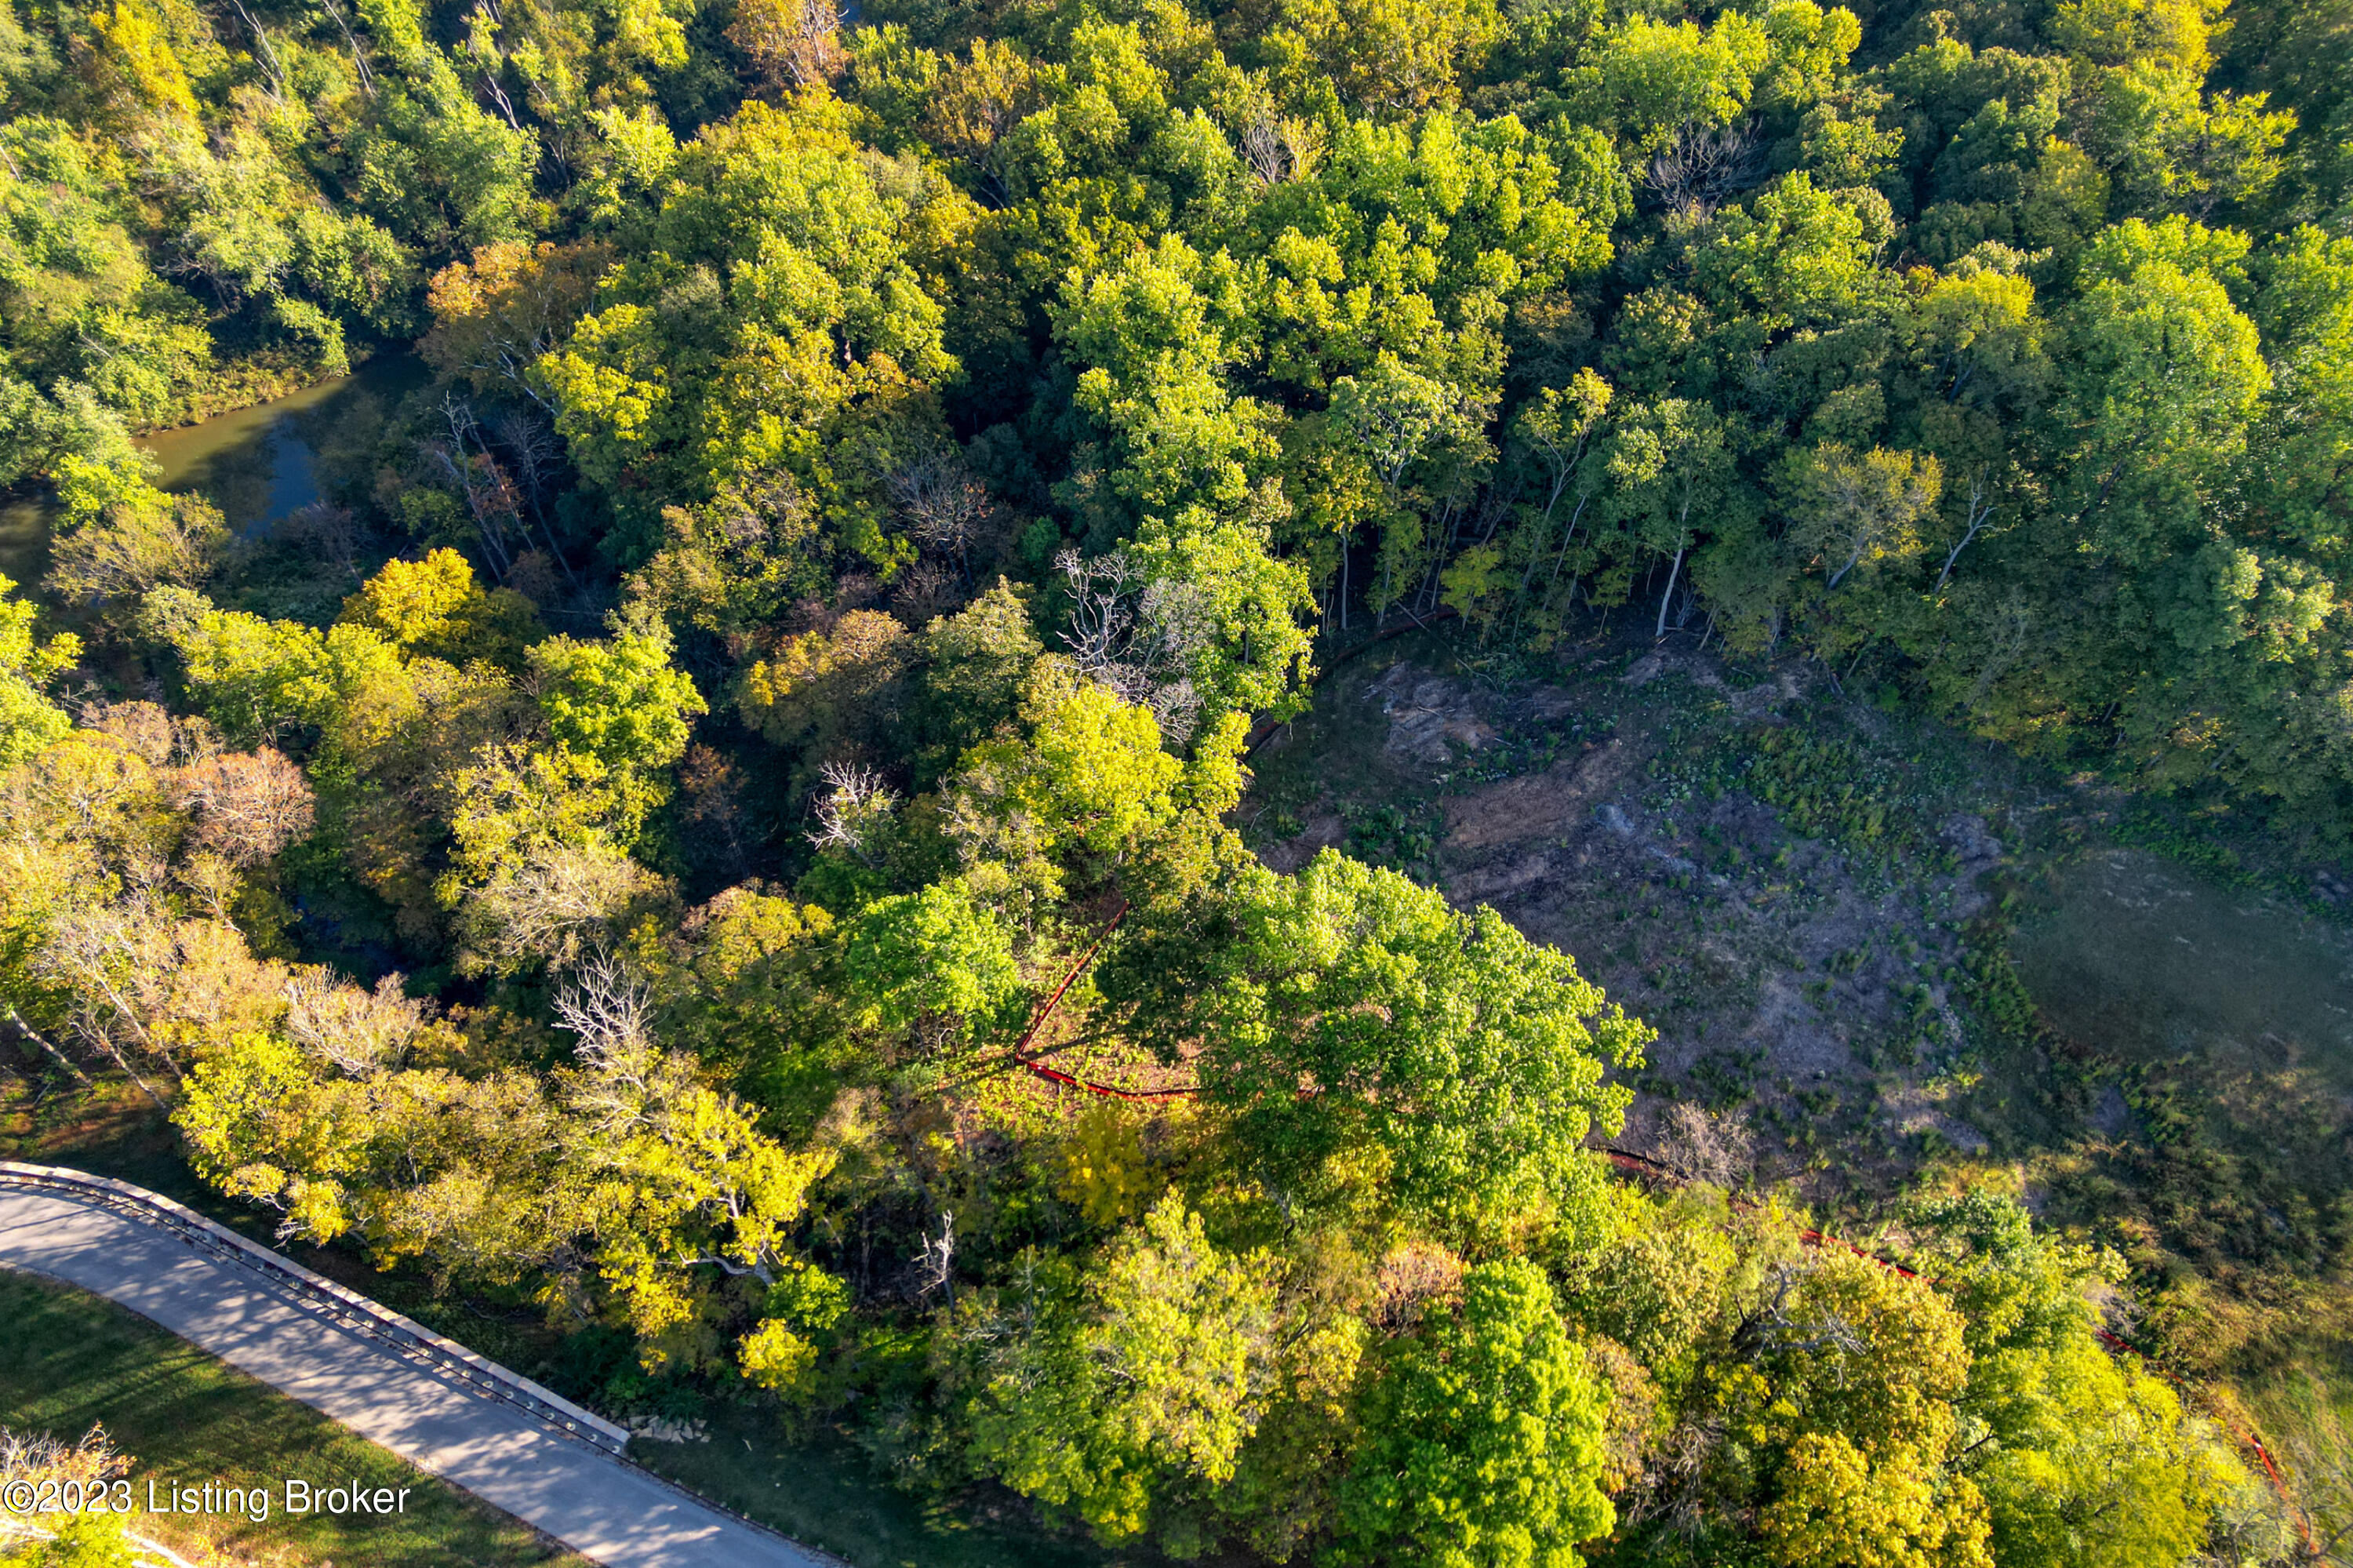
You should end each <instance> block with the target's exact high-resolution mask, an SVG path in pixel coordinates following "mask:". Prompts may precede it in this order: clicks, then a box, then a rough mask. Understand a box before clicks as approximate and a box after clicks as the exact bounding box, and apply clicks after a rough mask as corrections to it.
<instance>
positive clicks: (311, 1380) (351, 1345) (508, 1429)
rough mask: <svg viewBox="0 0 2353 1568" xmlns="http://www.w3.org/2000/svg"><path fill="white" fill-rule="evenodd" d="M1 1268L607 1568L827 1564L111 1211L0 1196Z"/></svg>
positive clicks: (829, 1564) (32, 1195)
mask: <svg viewBox="0 0 2353 1568" xmlns="http://www.w3.org/2000/svg"><path fill="white" fill-rule="evenodd" d="M0 1266H8V1267H13V1268H25V1269H31V1270H35V1271H37V1272H38V1273H41V1274H46V1275H49V1276H51V1277H54V1278H58V1279H62V1280H65V1281H67V1282H69V1283H70V1284H74V1285H79V1286H80V1287H82V1288H83V1289H85V1290H89V1291H91V1292H93V1293H95V1294H97V1295H100V1296H103V1297H105V1298H108V1299H109V1300H111V1301H117V1302H120V1303H121V1304H122V1305H123V1306H125V1307H128V1308H131V1309H132V1311H134V1312H137V1313H138V1314H140V1315H141V1316H142V1317H144V1318H149V1319H153V1320H154V1321H155V1322H157V1323H160V1324H162V1325H163V1326H164V1328H166V1329H169V1330H171V1331H172V1332H174V1334H177V1335H179V1336H180V1337H181V1338H182V1339H184V1340H188V1341H189V1342H190V1343H191V1344H194V1345H195V1346H197V1347H199V1348H200V1349H203V1350H206V1351H211V1352H212V1353H213V1354H214V1355H216V1356H218V1357H219V1358H220V1359H221V1360H223V1361H227V1362H228V1363H229V1364H230V1365H231V1366H233V1367H237V1369H239V1370H240V1371H243V1372H247V1373H249V1374H250V1375H252V1376H254V1377H257V1378H259V1379H260V1380H261V1381H262V1382H263V1383H268V1384H269V1385H270V1386H271V1387H273V1388H276V1389H279V1390H280V1391H282V1392H283V1393H289V1394H291V1395H292V1396H293V1397H295V1398H296V1399H299V1400H301V1402H302V1403H303V1404H308V1405H310V1406H311V1407H312V1408H313V1409H315V1410H319V1411H322V1412H324V1413H325V1414H327V1415H329V1416H331V1417H332V1418H333V1419H334V1420H336V1421H338V1422H340V1423H342V1424H343V1425H345V1426H348V1427H350V1428H351V1429H352V1430H353V1431H354V1432H356V1433H358V1434H359V1435H360V1436H363V1437H365V1438H367V1439H369V1440H370V1441H371V1442H374V1443H377V1444H380V1445H381V1446H384V1447H386V1448H389V1449H391V1450H392V1451H393V1452H394V1453H396V1454H398V1455H400V1456H401V1457H403V1458H405V1459H407V1460H408V1461H409V1462H410V1463H412V1464H414V1465H416V1466H417V1467H418V1468H419V1469H422V1470H427V1471H430V1472H431V1473H432V1474H434V1475H437V1476H439V1477H441V1478H444V1479H445V1480H448V1481H451V1482H453V1483H455V1484H456V1485H458V1486H460V1487H463V1488H464V1489H466V1490H468V1491H470V1492H471V1493H473V1494H474V1495H475V1496H476V1497H478V1498H480V1499H483V1500H485V1501H487V1502H490V1503H491V1504H493V1505H495V1506H497V1507H499V1508H501V1509H504V1510H506V1511H507V1512H509V1513H511V1514H513V1515H514V1516H515V1517H516V1518H517V1519H521V1520H527V1521H528V1522H530V1523H531V1524H533V1525H534V1526H536V1527H537V1528H539V1529H540V1530H543V1531H546V1532H547V1533H548V1534H549V1535H552V1536H554V1537H555V1538H556V1539H557V1540H558V1541H561V1542H564V1543H565V1545H566V1546H569V1547H571V1548H572V1549H573V1550H574V1551H575V1552H579V1553H580V1554H581V1555H582V1556H584V1557H587V1558H591V1559H593V1560H594V1561H596V1562H598V1563H609V1564H611V1565H612V1568H738V1565H740V1568H840V1565H839V1563H837V1562H836V1561H835V1560H833V1559H831V1558H828V1557H824V1556H821V1555H819V1554H818V1553H817V1552H810V1551H807V1550H806V1549H804V1548H801V1547H798V1546H796V1545H793V1544H792V1543H791V1542H786V1541H784V1540H782V1539H780V1538H778V1537H776V1536H773V1535H769V1534H767V1533H765V1532H764V1531H757V1530H754V1529H752V1528H750V1527H749V1526H747V1525H745V1524H744V1522H743V1521H742V1520H737V1519H733V1518H732V1517H730V1516H729V1515H727V1514H724V1513H722V1512H720V1511H719V1510H715V1509H710V1508H705V1507H703V1506H702V1505H701V1504H699V1503H697V1502H695V1501H693V1500H692V1499H690V1498H687V1497H685V1496H683V1495H681V1493H679V1492H677V1491H674V1490H672V1489H670V1488H668V1487H666V1486H664V1485H663V1484H662V1483H661V1482H659V1480H657V1479H655V1478H653V1477H652V1476H650V1475H649V1474H647V1473H646V1472H645V1471H643V1470H640V1469H638V1468H637V1467H634V1466H631V1465H628V1464H625V1463H623V1462H622V1461H620V1460H618V1459H616V1458H614V1457H611V1456H610V1455H607V1454H604V1453H601V1452H599V1451H597V1450H596V1449H593V1448H591V1447H589V1446H586V1444H583V1443H578V1442H575V1441H573V1440H571V1439H568V1438H565V1437H561V1436H556V1435H555V1434H554V1433H553V1432H551V1431H549V1430H548V1429H547V1428H546V1427H544V1426H543V1425H540V1424H539V1423H538V1422H536V1421H534V1420H533V1419H532V1417H531V1416H529V1415H528V1414H525V1413H523V1412H522V1411H520V1410H517V1409H515V1408H513V1407H512V1406H510V1405H507V1404H501V1403H500V1402H499V1401H497V1400H493V1399H490V1398H487V1397H485V1396H483V1395H482V1394H480V1393H475V1392H473V1391H472V1390H470V1389H468V1388H467V1387H466V1386H465V1385H464V1384H462V1383H458V1382H456V1381H454V1380H449V1379H445V1378H442V1377H439V1376H437V1375H436V1374H435V1373H434V1372H431V1371H429V1370H427V1368H425V1367H421V1366H419V1365H417V1363H415V1362H413V1361H408V1360H406V1359H405V1358H403V1357H401V1356H399V1355H397V1354H396V1353H395V1352H393V1351H390V1350H388V1349H386V1348H385V1347H384V1346H383V1345H380V1344H378V1343H376V1342H375V1341H374V1340H366V1339H363V1338H361V1337H359V1336H358V1335H355V1334H353V1333H350V1332H348V1331H347V1330H343V1329H342V1328H340V1327H338V1326H336V1325H335V1324H333V1323H332V1322H329V1321H328V1320H326V1319H323V1318H321V1317H319V1316H317V1315H315V1314H313V1313H312V1312H311V1311H310V1310H309V1309H308V1308H305V1307H304V1306H303V1305H301V1302H300V1300H299V1299H298V1298H296V1297H294V1296H293V1295H292V1294H291V1293H290V1292H287V1291H284V1290H281V1289H280V1288H279V1287H277V1286H276V1285H274V1284H272V1283H271V1282H270V1281H269V1280H268V1279H267V1278H264V1277H262V1276H260V1275H259V1274H258V1273H255V1272H253V1271H249V1270H247V1269H244V1268H240V1267H238V1266H236V1265H234V1264H232V1263H228V1262H227V1261H224V1260H221V1259H218V1258H215V1257H212V1256H209V1255H205V1254H202V1253H199V1252H198V1251H196V1249H195V1248H194V1247H192V1246H190V1245H188V1244H186V1243H185V1242H183V1241H181V1240H180V1239H179V1238H177V1237H176V1236H174V1235H172V1234H168V1233H167V1232H164V1231H162V1230H158V1229H156V1228H154V1227H153V1226H149V1225H145V1224H140V1223H139V1222H138V1221H136V1220H133V1219H131V1218H129V1217H128V1216H126V1215H123V1214H119V1213H112V1212H110V1211H108V1210H104V1209H100V1208H94V1207H91V1206H90V1205H88V1204H85V1203H81V1202H76V1201H74V1200H73V1199H71V1198H69V1197H64V1196H60V1195H54V1194H50V1193H46V1192H16V1191H8V1190H5V1189H0ZM149 1457H151V1458H152V1457H157V1456H149ZM316 1479H317V1480H318V1481H319V1482H320V1483H321V1484H322V1485H324V1484H328V1483H330V1482H332V1480H333V1479H335V1478H332V1477H324V1476H322V1477H319V1478H316Z"/></svg>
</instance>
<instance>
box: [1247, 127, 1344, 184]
mask: <svg viewBox="0 0 2353 1568" xmlns="http://www.w3.org/2000/svg"><path fill="white" fill-rule="evenodd" d="M1241 141H1242V158H1243V161H1244V162H1246V163H1247V164H1249V165H1250V177H1251V178H1252V179H1255V180H1256V181H1258V183H1259V184H1260V185H1282V184H1283V183H1284V182H1285V181H1287V180H1296V179H1303V178H1304V177H1305V176H1306V175H1308V174H1309V173H1310V172H1311V171H1312V170H1314V167H1315V164H1316V161H1317V159H1319V158H1320V157H1321V156H1322V155H1323V152H1324V135H1323V128H1322V127H1321V126H1319V125H1316V124H1314V122H1310V121H1306V120H1300V119H1295V118H1292V117H1289V116H1285V117H1282V118H1277V117H1276V115H1275V114H1274V112H1273V111H1272V110H1271V109H1270V108H1261V110H1260V111H1258V114H1257V116H1256V118H1254V119H1252V120H1251V121H1250V124H1249V125H1248V126H1247V127H1246V128H1244V130H1243V132H1242V137H1241Z"/></svg>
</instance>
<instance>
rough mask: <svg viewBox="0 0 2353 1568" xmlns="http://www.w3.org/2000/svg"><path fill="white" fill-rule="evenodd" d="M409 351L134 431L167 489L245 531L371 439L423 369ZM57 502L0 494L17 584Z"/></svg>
mask: <svg viewBox="0 0 2353 1568" xmlns="http://www.w3.org/2000/svg"><path fill="white" fill-rule="evenodd" d="M430 374H431V373H430V372H429V371H427V369H426V367H425V366H424V365H423V364H422V363H420V362H419V361H418V360H417V358H416V356H415V355H408V354H392V355H384V356H382V357H381V358H377V359H373V360H370V361H369V362H368V363H367V364H365V365H363V366H360V367H359V369H357V370H355V371H353V373H352V374H351V375H349V376H337V377H336V378H335V379H334V380H332V381H322V382H320V383H319V384H318V385H317V386H315V387H304V388H303V389H302V390H301V391H300V392H296V393H292V394H290V396H287V397H280V398H278V399H276V400H274V401H272V402H269V403H261V404H257V405H256V406H254V407H253V408H239V409H237V410H236V411H235V412H233V413H227V414H220V415H216V416H215V417H214V418H209V419H206V420H205V421H204V422H203V423H202V424H196V425H185V426H183V427H181V428H180V429H176V430H157V431H155V432H153V434H151V435H147V436H142V437H141V438H140V443H139V444H140V445H142V446H143V447H145V448H146V449H147V450H148V451H150V452H151V453H153V455H154V458H155V462H156V465H157V467H158V469H159V470H160V471H161V472H160V476H159V479H158V482H159V483H160V484H162V486H163V487H164V489H165V490H169V491H190V490H195V491H202V492H204V493H206V495H208V496H210V497H211V498H212V500H213V502H214V503H215V504H216V505H217V506H219V508H220V509H221V515H222V516H223V517H224V518H225V519H227V523H228V525H229V526H230V527H231V528H234V529H235V530H237V532H238V533H239V534H251V533H252V532H254V531H255V530H256V529H258V528H259V527H261V526H262V525H264V524H269V523H273V522H275V521H277V520H278V519H279V518H280V517H284V516H286V515H287V514H290V513H293V512H296V511H299V510H301V508H302V507H304V506H307V505H309V504H310V503H311V502H313V501H316V500H318V499H319V497H320V493H321V490H322V470H332V469H333V468H334V467H335V466H336V461H335V460H336V459H337V457H338V456H340V455H344V454H347V453H353V452H357V451H359V450H362V449H364V447H365V446H366V444H367V443H369V442H371V441H373V440H374V439H375V433H376V431H377V430H378V429H381V428H382V427H383V424H384V421H385V418H386V416H387V415H389V414H390V412H391V410H392V406H393V404H394V403H395V402H396V401H397V400H398V398H399V397H400V396H401V395H402V394H403V393H405V392H407V391H409V390H411V389H413V388H415V387H420V386H422V385H424V384H425V382H426V381H427V379H429V377H430ZM56 516H57V507H56V503H54V502H53V501H52V500H50V499H49V498H48V497H47V495H39V496H28V495H23V494H19V495H15V496H11V497H8V498H7V499H6V500H5V502H0V576H6V577H13V578H15V579H16V582H17V583H18V584H19V585H20V586H21V587H22V588H26V589H30V588H33V587H35V586H36V585H37V584H38V583H39V582H40V580H41V577H42V575H43V574H44V573H46V572H47V570H48V563H49V532H50V529H51V527H52V526H53V525H54V524H55V521H56Z"/></svg>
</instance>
